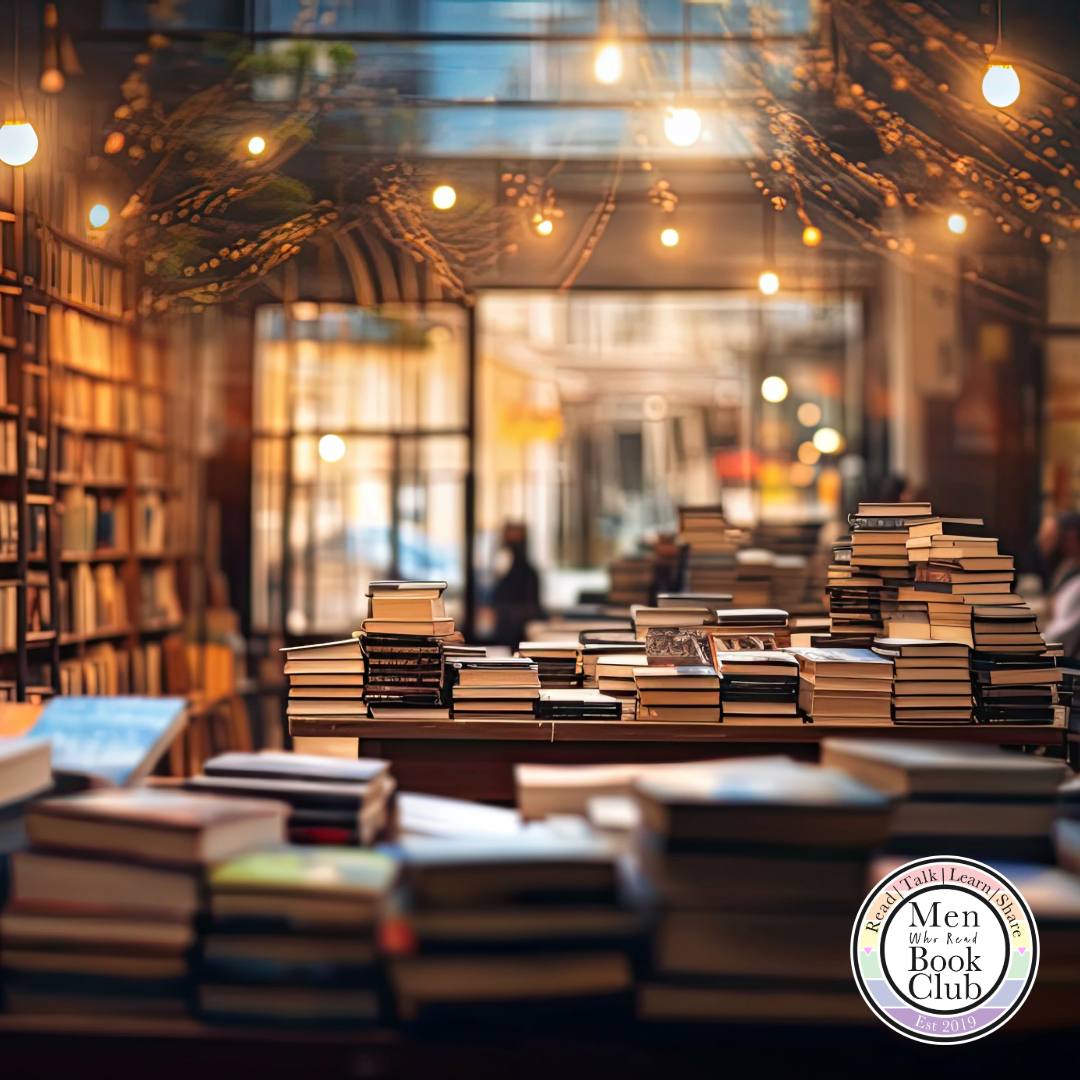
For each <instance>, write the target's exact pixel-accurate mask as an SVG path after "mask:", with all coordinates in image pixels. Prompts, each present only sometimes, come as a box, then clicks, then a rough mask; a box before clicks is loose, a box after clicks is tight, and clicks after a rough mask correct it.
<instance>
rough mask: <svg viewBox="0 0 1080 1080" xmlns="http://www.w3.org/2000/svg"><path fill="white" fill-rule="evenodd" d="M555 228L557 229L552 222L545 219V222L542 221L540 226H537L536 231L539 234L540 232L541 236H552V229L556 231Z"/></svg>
mask: <svg viewBox="0 0 1080 1080" xmlns="http://www.w3.org/2000/svg"><path fill="white" fill-rule="evenodd" d="M554 228H555V226H554V225H552V223H551V221H550V220H549V219H548V218H544V220H543V221H541V222H540V223H539V224H538V225H537V226H536V231H537V232H538V233H539V234H540V235H541V236H550V235H551V230H552V229H554Z"/></svg>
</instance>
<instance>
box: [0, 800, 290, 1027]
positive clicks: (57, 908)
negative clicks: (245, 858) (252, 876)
mask: <svg viewBox="0 0 1080 1080" xmlns="http://www.w3.org/2000/svg"><path fill="white" fill-rule="evenodd" d="M287 813H288V808H287V807H286V806H284V805H282V804H280V803H274V802H267V801H265V800H249V799H224V798H215V797H212V796H206V795H189V794H185V793H182V792H174V791H160V790H155V789H134V790H130V791H118V790H113V791H98V792H91V793H87V794H84V795H76V796H73V797H71V798H66V799H46V800H43V801H41V802H38V803H35V804H33V806H31V807H30V808H29V809H28V811H27V814H26V830H27V833H28V835H29V838H30V842H31V845H32V846H31V847H30V849H29V850H26V851H18V852H16V853H15V854H14V855H13V856H12V867H11V870H12V875H11V877H12V881H11V891H10V895H9V899H8V903H7V905H6V907H5V908H4V912H3V915H2V916H0V940H2V942H3V946H2V950H0V966H2V968H3V974H4V984H5V992H6V999H7V1007H8V1009H10V1010H13V1011H17V1012H34V1013H41V1012H52V1013H57V1012H61V1013H81V1012H94V1013H109V1014H128V1015H180V1014H181V1013H183V1012H184V1010H185V1007H186V1003H187V996H188V992H189V983H188V978H187V976H188V953H189V951H190V950H191V949H192V947H193V946H194V944H195V929H194V925H193V922H194V919H195V916H196V915H197V914H198V912H199V911H200V910H201V908H202V901H201V888H200V883H201V875H202V873H203V869H204V868H205V867H206V866H207V865H210V864H213V863H216V862H220V861H221V860H223V859H228V858H231V857H232V856H233V855H236V854H239V853H241V852H244V851H249V850H252V849H256V848H260V847H266V846H270V845H274V844H280V843H281V842H282V841H283V840H284V835H285V833H284V828H285V818H286V815H287Z"/></svg>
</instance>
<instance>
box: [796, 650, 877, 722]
mask: <svg viewBox="0 0 1080 1080" xmlns="http://www.w3.org/2000/svg"><path fill="white" fill-rule="evenodd" d="M789 651H790V652H791V653H792V654H793V655H794V656H795V657H797V659H798V661H799V708H800V709H802V711H803V712H804V713H806V715H807V716H808V717H810V719H811V720H813V721H814V722H815V723H819V724H891V723H892V683H893V665H892V661H891V660H890V659H888V658H886V657H884V656H878V655H877V653H874V652H871V651H870V650H869V649H790V650H789Z"/></svg>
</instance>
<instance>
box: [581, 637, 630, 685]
mask: <svg viewBox="0 0 1080 1080" xmlns="http://www.w3.org/2000/svg"><path fill="white" fill-rule="evenodd" d="M580 637H581V682H582V685H583V686H584V687H586V688H587V689H591V690H596V689H599V682H598V674H597V664H598V663H599V661H600V657H601V656H615V655H621V654H625V653H639V654H640V655H641V657H642V660H641V662H642V663H644V662H645V660H644V657H645V644H644V643H643V642H640V641H638V639H637V637H636V636H635V635H634V631H633V630H602V631H597V630H583V631H582V632H581V635H580Z"/></svg>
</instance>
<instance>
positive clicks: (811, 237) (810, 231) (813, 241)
mask: <svg viewBox="0 0 1080 1080" xmlns="http://www.w3.org/2000/svg"><path fill="white" fill-rule="evenodd" d="M802 242H803V243H804V244H805V245H806V246H807V247H817V246H818V244H820V243H821V230H820V229H819V228H818V227H817V226H816V225H807V226H806V228H805V229H803V231H802Z"/></svg>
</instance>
